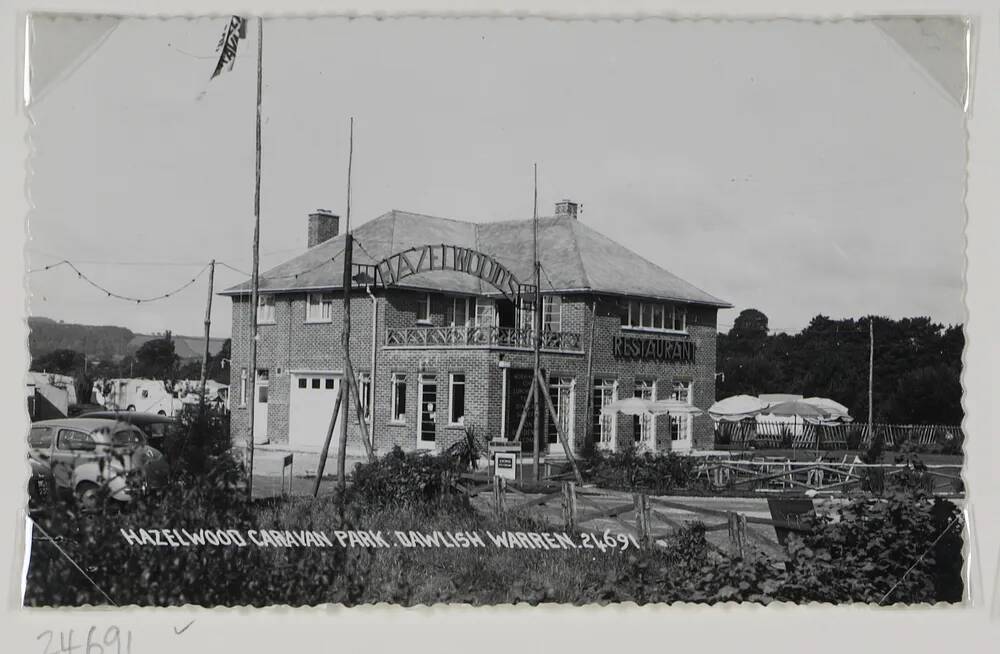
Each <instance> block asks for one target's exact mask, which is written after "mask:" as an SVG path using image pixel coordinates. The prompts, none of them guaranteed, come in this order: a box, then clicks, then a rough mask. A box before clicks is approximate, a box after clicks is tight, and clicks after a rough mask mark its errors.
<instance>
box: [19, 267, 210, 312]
mask: <svg viewBox="0 0 1000 654" xmlns="http://www.w3.org/2000/svg"><path fill="white" fill-rule="evenodd" d="M209 265H211V264H205V265H204V266H203V267H202V269H201V270H200V271H198V273H197V274H196V275H195V276H194V277H192V278H191V279H190V281H188V282H187V283H185V284H183V285H181V286H179V287H178V288H176V289H174V290H172V291H168V292H166V293H161V294H160V295H155V296H152V297H133V296H130V295H124V294H122V293H117V292H115V291H112V290H110V289H108V288H106V287H104V286H102V285H101V284H98V283H97V282H95V281H94V280H93V279H91V278H90V277H88V276H87V275H86V274H85V273H84V272H83V271H81V270H80V269H79V268H77V267H76V265H74V264H73V262H72V261H69V260H68V259H63V260H62V261H59V262H58V263H53V264H50V265H48V266H43V267H41V268H33V269H31V270H29V271H28V274H33V273H38V272H44V271H47V270H52V269H54V268H59V267H60V266H68V267H69V268H70V269H71V270H73V272H75V273H76V276H77V278H78V279H82V280H83V281H85V282H87V283H88V284H90V285H91V286H93V287H94V288H96V289H97V290H99V291H101V292H102V293H104V294H105V295H107V296H108V297H113V298H116V299H119V300H125V301H127V302H135V303H136V304H145V303H148V302H156V301H158V300H165V299H167V298H169V297H172V296H174V295H176V294H178V293H180V292H181V291H183V290H184V289H186V288H188V287H189V286H191V285H192V284H194V283H195V282H196V281H198V278H199V277H201V276H202V275H204V274H205V271H206V270H208V267H209Z"/></svg>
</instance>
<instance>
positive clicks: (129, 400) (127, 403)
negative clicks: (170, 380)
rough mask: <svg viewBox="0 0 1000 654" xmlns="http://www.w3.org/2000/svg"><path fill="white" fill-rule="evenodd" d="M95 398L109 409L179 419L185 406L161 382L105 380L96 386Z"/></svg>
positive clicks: (99, 381) (155, 380)
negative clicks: (176, 417)
mask: <svg viewBox="0 0 1000 654" xmlns="http://www.w3.org/2000/svg"><path fill="white" fill-rule="evenodd" d="M93 397H94V399H95V400H96V401H97V403H99V404H101V405H102V406H104V408H106V409H111V410H118V411H139V412H141V413H156V414H159V415H161V416H175V415H177V414H178V413H180V411H181V409H182V408H183V406H184V403H183V402H182V401H181V400H180V399H178V398H177V397H176V396H175V394H174V393H173V392H172V390H169V389H168V388H167V386H166V384H164V382H162V381H160V380H158V379H104V380H98V381H97V382H95V383H94V393H93Z"/></svg>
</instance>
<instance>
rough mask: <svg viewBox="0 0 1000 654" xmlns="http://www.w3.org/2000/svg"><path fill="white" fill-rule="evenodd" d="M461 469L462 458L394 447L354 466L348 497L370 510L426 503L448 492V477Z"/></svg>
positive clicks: (451, 476)
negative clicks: (377, 457)
mask: <svg viewBox="0 0 1000 654" xmlns="http://www.w3.org/2000/svg"><path fill="white" fill-rule="evenodd" d="M464 469H465V461H464V460H461V459H456V458H452V457H450V456H443V455H433V454H427V453H423V452H403V450H402V449H400V448H399V447H398V446H397V447H396V448H394V449H393V450H392V451H391V452H389V453H388V454H386V455H385V456H383V457H381V458H379V459H376V460H375V461H373V462H371V463H359V464H357V465H356V466H355V468H354V476H353V483H352V484H351V487H350V491H349V494H348V498H349V501H350V502H351V503H354V504H359V505H363V506H364V507H365V508H366V509H371V510H378V509H384V508H387V507H390V506H416V505H421V504H427V503H430V502H433V501H435V500H438V499H440V498H441V497H443V496H444V495H446V494H447V493H449V492H450V483H449V482H450V480H451V479H452V478H453V476H454V475H455V474H456V473H457V472H460V471H462V470H464Z"/></svg>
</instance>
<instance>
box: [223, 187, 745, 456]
mask: <svg viewBox="0 0 1000 654" xmlns="http://www.w3.org/2000/svg"><path fill="white" fill-rule="evenodd" d="M338 228H339V219H338V217H337V216H334V215H332V214H329V213H328V212H323V211H320V212H316V213H314V214H311V215H310V216H309V222H308V234H309V248H308V249H307V250H306V252H304V253H303V254H301V255H299V256H297V257H295V258H293V259H291V260H290V261H287V262H285V263H283V264H281V265H279V266H277V267H275V268H274V269H272V270H269V271H267V272H264V273H262V274H261V276H260V301H259V303H258V323H259V328H258V333H259V337H258V348H257V352H258V355H257V356H258V360H257V365H258V370H257V372H256V375H251V374H249V372H248V371H247V369H246V362H247V361H248V360H249V352H248V335H249V322H250V315H249V305H250V303H249V283H244V284H241V285H239V286H236V287H233V288H230V289H228V290H226V291H224V293H223V294H224V295H228V296H230V297H231V298H232V301H233V341H232V361H233V368H234V375H233V381H232V386H231V388H232V395H231V402H232V437H233V441H234V442H235V443H242V442H245V439H246V437H247V429H248V417H249V411H250V410H254V411H256V414H255V418H254V422H255V427H254V431H255V434H254V441H255V442H256V443H265V442H267V443H271V444H273V445H274V446H276V447H282V448H288V449H290V450H300V451H311V450H318V449H319V448H320V447H321V445H322V443H323V439H324V437H325V435H326V431H327V428H328V425H329V422H330V418H331V416H332V413H333V406H334V401H335V398H336V394H337V393H338V392H339V384H340V379H341V376H342V373H343V356H342V353H343V349H342V347H341V345H340V333H341V328H342V320H343V315H342V297H343V286H342V277H343V259H342V255H343V249H344V242H345V239H344V237H343V235H339V234H338ZM353 236H354V239H355V245H354V249H353V253H354V254H353V256H354V262H355V264H358V267H356V268H355V270H358V271H361V270H367V271H369V272H371V273H372V274H371V275H368V276H367V277H365V278H363V279H362V281H363V282H368V283H369V284H368V285H360V284H358V283H357V280H358V279H360V278H359V276H358V275H353V276H354V278H355V284H354V285H355V286H356V288H354V289H353V290H352V294H351V316H352V323H351V324H352V327H351V361H352V365H353V367H354V369H355V373H356V375H357V376H358V380H359V385H360V386H361V394H362V396H363V400H362V401H363V404H364V405H365V411H366V413H367V414H369V415H368V416H367V417H366V420H367V421H368V423H369V425H370V427H371V433H372V435H373V438H374V445H375V449H376V451H377V452H386V451H388V450H389V449H391V448H392V447H393V446H395V445H399V446H401V447H402V448H403V449H406V450H413V449H428V450H433V449H442V448H444V447H447V446H448V445H450V444H451V443H453V442H455V441H456V440H458V439H460V438H463V437H464V435H465V433H466V431H469V432H471V433H472V434H473V435H474V436H475V437H477V438H479V439H483V440H487V439H496V438H508V439H512V438H513V436H514V434H515V432H516V429H517V426H518V423H519V421H520V418H521V415H522V412H523V406H524V402H525V398H526V395H527V391H528V388H529V384H530V380H531V366H532V349H531V348H532V342H533V341H532V333H533V331H532V325H533V322H532V309H531V308H530V307H526V306H525V305H523V304H522V303H520V302H519V301H518V299H517V296H516V294H515V293H514V289H516V288H517V282H522V283H530V282H531V281H532V277H533V274H532V239H533V226H532V221H531V220H522V221H509V222H495V223H482V224H477V223H471V222H464V221H457V220H449V219H443V218H435V217H431V216H423V215H418V214H412V213H406V212H401V211H392V212H390V213H387V214H385V215H383V216H380V217H379V218H376V219H375V220H372V221H369V222H367V223H365V224H363V225H360V226H358V227H357V228H356V229H355V231H354V235H353ZM407 251H409V252H408V254H405V255H404V256H399V255H398V253H401V252H407ZM538 252H539V260H540V262H541V268H542V278H541V279H542V281H541V293H542V296H543V305H542V318H543V329H542V341H543V346H542V354H541V367H542V369H543V371H544V374H545V376H546V378H547V379H548V382H549V394H550V397H551V399H552V402H553V405H554V406H555V407H556V410H557V412H558V415H559V420H560V422H562V424H563V426H564V428H565V431H566V433H567V434H569V435H570V439H571V441H572V447H573V448H574V449H575V450H577V451H579V450H581V449H583V448H584V445H585V442H586V440H587V439H588V438H589V439H591V442H593V443H594V444H595V445H596V446H597V447H602V448H608V449H613V448H616V447H621V446H622V445H624V444H626V443H629V442H633V443H637V444H639V445H640V446H641V447H644V448H655V449H657V450H661V451H666V450H675V451H686V450H689V449H691V448H692V447H694V448H699V449H704V448H708V447H711V445H712V439H713V427H712V422H711V419H710V418H708V417H707V416H700V417H695V418H691V417H689V416H677V417H674V416H659V417H657V418H650V419H639V418H634V417H630V416H618V417H616V418H608V417H603V418H602V417H601V414H600V408H601V406H602V405H604V404H607V403H608V402H610V401H613V400H614V399H618V398H624V397H631V396H641V397H647V398H651V399H664V398H674V399H681V400H687V401H690V402H691V403H693V404H694V405H696V406H698V407H700V408H702V409H707V408H708V407H709V406H710V405H711V404H712V403H713V402H714V401H715V364H716V350H715V345H716V314H717V312H718V310H719V309H720V308H727V307H729V306H731V305H729V304H727V303H726V302H724V301H722V300H719V299H717V298H715V297H713V296H711V295H709V294H707V293H705V292H704V291H701V290H699V289H698V288H696V287H694V286H692V285H691V284H689V283H687V282H685V281H683V280H681V279H679V278H677V277H676V276H674V275H673V274H671V273H669V272H667V271H666V270H664V269H662V268H660V267H659V266H656V265H654V264H653V263H650V262H648V261H646V260H644V259H642V258H641V257H639V256H638V255H637V254H635V253H633V252H631V251H630V250H628V249H626V248H625V247H623V246H621V245H619V244H618V243H615V242H614V241H612V240H610V239H608V238H607V237H605V236H603V235H601V234H600V233H598V232H597V231H595V230H593V229H592V228H590V227H588V226H586V225H585V224H583V223H582V222H581V221H580V220H579V219H578V217H577V205H576V204H575V203H572V202H569V201H564V202H560V203H558V204H557V207H556V215H555V216H553V217H550V218H541V219H540V220H539V223H538ZM394 255H396V256H394ZM376 270H377V271H378V272H377V273H376V272H375V271H376ZM373 279H374V280H376V281H378V282H383V283H374V284H372V283H370V282H371V281H372V280H373ZM338 289H339V290H338ZM241 364H242V365H241ZM251 383H252V385H253V388H251ZM350 416H351V417H350V423H349V425H348V446H347V447H348V451H349V452H351V453H361V452H362V451H363V447H362V443H361V440H360V427H359V425H358V424H357V416H356V415H355V412H354V411H353V410H352V411H351V412H350ZM338 421H339V417H338ZM543 425H544V427H543V434H542V443H543V450H544V449H546V448H547V449H548V450H549V452H550V454H551V455H552V456H562V449H561V446H560V445H559V444H558V441H557V436H556V429H555V427H554V425H553V424H552V421H551V420H549V419H548V417H547V416H546V419H545V421H544V422H543ZM339 434H340V428H339V425H338V426H337V428H336V429H335V431H334V443H333V447H335V446H336V439H337V438H338V437H339ZM532 440H533V420H532V416H531V415H529V416H528V419H527V420H526V421H525V426H524V429H523V432H522V442H523V443H524V444H525V446H526V447H527V449H530V443H531V442H532Z"/></svg>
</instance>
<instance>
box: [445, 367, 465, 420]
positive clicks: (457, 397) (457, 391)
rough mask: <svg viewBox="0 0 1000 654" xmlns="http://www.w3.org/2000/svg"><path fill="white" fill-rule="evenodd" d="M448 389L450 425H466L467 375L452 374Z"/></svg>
mask: <svg viewBox="0 0 1000 654" xmlns="http://www.w3.org/2000/svg"><path fill="white" fill-rule="evenodd" d="M448 386H449V389H448V424H451V425H464V424H465V374H464V373H459V372H456V373H452V374H451V378H450V383H449V385H448Z"/></svg>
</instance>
